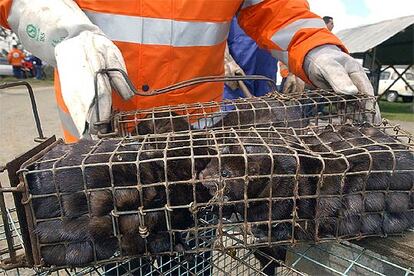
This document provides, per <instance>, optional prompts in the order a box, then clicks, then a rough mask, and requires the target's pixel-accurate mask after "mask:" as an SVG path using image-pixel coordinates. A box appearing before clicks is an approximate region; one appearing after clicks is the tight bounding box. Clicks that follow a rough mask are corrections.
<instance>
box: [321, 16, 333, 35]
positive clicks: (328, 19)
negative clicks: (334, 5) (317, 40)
mask: <svg viewBox="0 0 414 276" xmlns="http://www.w3.org/2000/svg"><path fill="white" fill-rule="evenodd" d="M322 19H323V21H325V24H326V28H328V30H329V31H331V32H332V30H333V28H334V21H333V17H331V16H324V17H323V18H322Z"/></svg>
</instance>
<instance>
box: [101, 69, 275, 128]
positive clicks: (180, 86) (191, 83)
mask: <svg viewBox="0 0 414 276" xmlns="http://www.w3.org/2000/svg"><path fill="white" fill-rule="evenodd" d="M111 72H118V73H120V74H121V75H122V77H123V78H124V80H125V82H126V83H127V85H128V87H129V89H130V90H131V91H132V93H134V94H135V95H138V96H144V97H151V96H155V95H160V94H165V93H168V92H171V91H174V90H178V89H183V88H186V87H189V86H194V85H197V84H203V83H215V82H228V81H235V82H238V83H240V82H241V81H245V80H258V81H266V82H268V83H269V85H270V88H271V89H273V90H275V91H276V90H277V85H276V82H275V81H274V80H272V79H271V78H268V77H265V76H261V75H246V76H232V77H226V76H207V77H198V78H193V79H190V80H185V81H182V82H178V83H175V84H173V85H170V86H167V87H164V88H160V89H153V90H151V91H148V92H143V91H139V90H137V89H136V88H135V86H134V84H133V83H132V81H131V80H130V79H129V77H128V74H127V73H126V72H125V71H123V70H122V69H119V68H107V69H101V70H99V71H98V72H96V74H95V78H94V87H95V100H96V115H97V117H96V118H97V122H98V124H102V122H101V120H100V116H99V97H98V91H99V87H98V76H99V75H106V76H108V79H109V81H110V82H111V84H112V80H111V77H110V76H109V74H110V73H111ZM112 87H115V86H114V85H112Z"/></svg>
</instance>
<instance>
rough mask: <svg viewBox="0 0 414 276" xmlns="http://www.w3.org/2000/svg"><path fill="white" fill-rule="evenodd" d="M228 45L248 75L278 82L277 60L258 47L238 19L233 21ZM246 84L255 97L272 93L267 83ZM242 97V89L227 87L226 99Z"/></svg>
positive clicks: (247, 82)
mask: <svg viewBox="0 0 414 276" xmlns="http://www.w3.org/2000/svg"><path fill="white" fill-rule="evenodd" d="M227 43H228V45H229V51H230V54H231V55H232V57H233V59H234V60H235V61H236V63H237V64H238V65H240V67H241V68H242V69H243V71H244V73H245V74H246V75H263V76H266V77H268V78H271V79H273V80H275V81H276V73H277V60H276V59H275V58H274V57H273V56H272V55H271V54H270V52H268V51H267V50H264V49H260V48H259V46H257V44H256V42H255V41H254V40H253V39H251V38H250V37H249V36H248V35H247V34H246V33H245V32H244V31H243V30H242V29H241V28H240V26H239V24H238V23H237V18H236V17H233V19H232V22H231V26H230V32H229V37H228V39H227ZM244 83H245V84H246V86H247V87H248V88H249V90H250V92H251V93H252V94H253V95H254V96H263V95H265V94H267V93H268V92H270V91H271V90H270V87H269V85H268V83H267V82H265V81H245V82H244ZM240 97H243V93H242V92H241V91H240V89H236V90H235V91H233V90H231V89H230V88H229V87H227V85H225V87H224V99H236V98H240Z"/></svg>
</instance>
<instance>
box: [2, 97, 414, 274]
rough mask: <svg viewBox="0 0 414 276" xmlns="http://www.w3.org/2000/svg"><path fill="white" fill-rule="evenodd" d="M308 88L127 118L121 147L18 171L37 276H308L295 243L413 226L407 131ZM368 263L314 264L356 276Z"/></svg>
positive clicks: (79, 149) (56, 151)
mask: <svg viewBox="0 0 414 276" xmlns="http://www.w3.org/2000/svg"><path fill="white" fill-rule="evenodd" d="M309 93H310V94H308V95H305V94H301V95H290V96H280V95H277V94H271V95H268V96H267V97H263V98H253V99H248V100H236V101H231V102H223V103H220V104H217V103H208V104H198V105H181V106H177V107H163V108H156V109H152V110H147V111H145V110H144V111H143V110H140V111H136V112H125V113H118V114H116V115H115V119H114V121H113V126H114V133H111V134H110V135H116V136H117V135H119V136H122V137H123V138H116V139H102V140H98V141H95V142H92V141H81V142H80V143H78V144H75V145H65V144H62V143H61V142H57V143H54V144H53V145H52V146H50V147H48V148H47V149H46V150H44V151H43V152H41V153H40V154H38V155H37V156H35V157H34V158H32V159H31V160H29V161H28V162H27V163H26V164H24V165H23V166H22V170H21V172H20V173H21V176H22V179H23V180H24V182H25V183H26V185H25V188H26V191H25V197H24V205H25V211H26V214H27V217H28V228H27V229H23V231H28V233H29V235H30V240H31V243H32V244H31V248H32V249H33V257H34V261H35V265H36V267H37V272H39V273H43V274H47V273H50V272H51V271H60V272H64V273H65V272H67V273H68V274H77V273H78V274H79V273H80V274H86V273H90V274H102V273H110V272H111V271H113V272H116V273H117V274H123V273H126V274H128V273H130V274H131V273H132V274H137V275H146V274H148V275H151V274H155V275H158V274H161V275H162V274H167V275H169V274H177V273H178V274H180V275H181V274H183V275H199V274H200V275H203V274H204V275H210V274H216V275H223V274H224V275H233V274H235V273H237V274H239V273H243V274H265V275H266V274H271V273H272V271H273V272H274V270H275V269H276V270H277V271H278V272H279V273H281V274H287V275H290V274H299V273H302V272H299V270H297V269H296V268H297V267H298V265H299V264H301V263H302V262H303V260H307V261H310V260H312V258H311V257H309V256H308V253H307V252H311V250H310V249H309V250H305V253H303V252H299V251H297V249H298V248H300V247H289V246H288V245H296V244H298V243H299V242H309V241H312V242H317V243H319V242H329V241H339V242H341V244H340V245H339V244H338V246H345V247H346V246H347V245H349V244H348V243H345V242H344V241H345V240H352V239H360V238H363V237H369V236H386V235H389V234H397V233H401V232H403V231H404V230H406V229H408V228H409V227H411V226H412V224H413V220H414V219H413V218H414V195H413V189H414V188H413V177H414V166H413V165H414V160H413V139H412V137H411V136H410V134H408V133H406V132H404V131H402V130H401V129H399V128H394V127H391V126H388V125H381V126H374V125H371V124H369V123H364V124H362V123H361V122H367V121H368V122H372V120H373V116H374V115H375V108H374V103H375V98H372V97H367V96H365V95H356V96H338V95H336V94H333V93H331V92H329V91H313V92H309ZM311 93H314V94H313V95H311ZM209 111H215V113H214V114H215V115H213V117H207V115H206V114H207V113H208V112H209ZM223 112H226V113H227V116H224V113H223ZM281 114H282V115H281ZM347 123H353V125H351V124H347ZM200 129H204V130H200ZM152 133H155V134H157V135H147V134H152ZM162 133H166V134H162ZM124 136H125V137H124ZM131 136H133V137H132V138H131ZM45 183H48V184H46V185H45ZM52 229H53V230H52ZM14 231H15V232H18V229H17V228H14ZM15 235H16V234H15ZM15 237H18V236H15ZM16 244H19V242H17V243H16ZM20 246H21V243H20ZM323 246H324V245H317V246H312V248H316V249H319V248H323ZM292 252H293V253H292ZM169 254H174V256H170V255H169ZM292 254H293V255H294V254H296V255H298V256H299V258H298V259H297V260H296V261H294V262H290V263H289V256H293V255H292ZM327 254H332V252H328V253H327ZM364 254H366V252H365V251H363V253H361V254H360V256H359V255H358V258H357V259H354V258H351V257H349V258H348V257H342V260H343V261H344V262H345V261H349V263H350V265H349V266H348V267H347V268H346V269H345V270H344V271H341V270H340V269H339V268H337V269H336V268H332V269H329V268H331V267H329V265H326V264H324V263H323V262H320V261H316V260H314V262H312V264H317V266H318V267H320V268H321V269H325V270H326V271H327V272H329V273H334V274H341V275H349V274H350V273H351V272H353V271H354V270H353V268H354V267H361V266H362V267H364V268H365V267H366V265H364V264H363V263H362V264H361V263H360V262H359V261H360V259H361V258H362V257H361V256H363V255H364ZM286 255H287V256H288V257H287V258H286V264H285V263H283V262H281V261H280V260H279V259H285V256H286ZM141 256H142V257H141ZM364 256H365V255H364ZM134 257H136V258H135V259H132V260H131V258H134ZM138 257H139V258H138ZM2 258H3V256H2ZM381 261H382V259H381V258H378V262H381ZM108 262H109V263H112V264H109V265H108V264H107V263H108ZM384 262H385V260H384ZM79 266H83V267H85V268H77V269H74V268H72V267H79ZM395 267H397V268H399V269H401V270H402V271H405V272H406V273H408V272H409V268H404V267H399V266H398V265H395ZM300 270H301V271H302V270H303V267H300ZM367 271H368V272H369V273H371V272H373V273H374V272H375V273H374V274H381V273H380V272H378V273H377V272H376V271H375V268H368V269H367ZM351 274H352V273H351ZM115 275H116V274H115Z"/></svg>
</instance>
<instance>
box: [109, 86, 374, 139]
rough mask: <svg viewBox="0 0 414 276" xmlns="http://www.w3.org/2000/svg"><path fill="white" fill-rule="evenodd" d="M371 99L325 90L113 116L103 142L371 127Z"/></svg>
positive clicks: (184, 105)
mask: <svg viewBox="0 0 414 276" xmlns="http://www.w3.org/2000/svg"><path fill="white" fill-rule="evenodd" d="M375 105H376V98H375V97H373V96H368V95H366V94H362V93H361V94H356V95H338V94H336V93H334V92H332V91H327V90H307V91H305V92H304V93H293V94H288V95H284V94H280V93H277V92H273V93H269V94H268V95H266V96H263V97H257V98H241V99H236V100H224V101H222V102H209V103H197V104H180V105H175V106H163V107H157V108H152V109H138V110H133V111H125V112H116V113H115V114H114V116H113V120H112V122H111V125H112V127H111V129H112V131H107V132H109V133H106V134H103V133H102V134H101V136H102V137H108V136H118V137H126V136H134V135H145V134H160V133H171V132H173V133H176V132H186V131H192V130H200V129H204V130H217V129H230V128H235V129H243V128H248V127H269V126H275V127H294V128H302V127H306V126H312V125H313V126H319V125H322V124H345V123H355V122H368V123H374V118H375V114H376V113H377V110H376V108H375Z"/></svg>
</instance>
